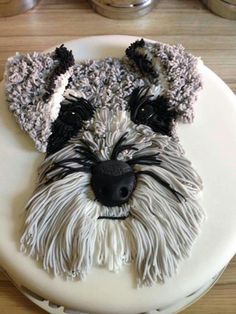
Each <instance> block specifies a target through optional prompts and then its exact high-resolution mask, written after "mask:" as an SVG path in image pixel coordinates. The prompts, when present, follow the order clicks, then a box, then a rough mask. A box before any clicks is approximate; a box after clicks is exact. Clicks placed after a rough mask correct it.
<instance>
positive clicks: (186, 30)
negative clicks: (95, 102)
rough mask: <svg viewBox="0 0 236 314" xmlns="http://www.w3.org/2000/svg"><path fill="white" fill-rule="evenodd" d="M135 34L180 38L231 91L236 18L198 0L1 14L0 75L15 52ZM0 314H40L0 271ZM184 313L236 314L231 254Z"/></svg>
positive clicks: (68, 2)
mask: <svg viewBox="0 0 236 314" xmlns="http://www.w3.org/2000/svg"><path fill="white" fill-rule="evenodd" d="M108 34H112V35H114V34H119V35H134V36H140V37H141V36H142V37H147V38H150V39H154V40H158V41H162V42H167V43H170V44H174V43H182V44H183V45H184V46H185V47H186V48H187V50H189V51H190V52H192V53H193V54H194V55H197V56H201V57H202V59H203V60H204V63H205V64H206V65H207V66H209V67H210V68H211V69H212V70H213V71H214V72H216V73H217V74H218V75H219V76H220V77H221V78H222V79H223V80H224V81H225V82H226V83H227V84H228V85H229V86H230V88H231V89H232V90H233V91H234V92H236V21H230V20H226V19H223V18H221V17H218V16H216V15H214V14H212V13H211V12H209V11H208V10H207V9H206V8H205V7H204V6H203V5H202V4H201V2H200V1H198V0H188V1H187V0H172V1H168V0H160V1H159V3H158V5H157V7H156V8H155V9H154V10H153V11H152V12H151V13H150V14H148V15H146V16H144V17H142V18H139V19H136V20H123V21H118V20H111V19H107V18H105V17H102V16H100V15H97V14H96V13H94V11H93V10H92V9H91V7H90V5H89V3H88V1H85V0H80V1H79V0H41V1H40V2H39V4H38V6H37V7H36V8H34V9H33V10H31V11H28V12H27V13H25V14H22V15H18V16H15V17H7V18H0V79H1V78H2V77H3V69H4V64H5V62H6V59H7V57H9V56H11V55H13V54H14V53H15V52H16V51H19V52H29V51H42V50H44V49H47V48H49V47H51V46H54V45H57V44H59V43H61V42H65V41H68V40H71V39H75V38H79V37H84V36H90V35H108ZM0 312H1V313H2V314H9V313H14V314H30V313H35V314H43V313H45V312H44V311H43V310H41V309H39V308H37V307H36V306H35V305H34V304H32V303H31V302H30V301H28V300H27V299H26V298H25V297H24V296H23V295H21V293H20V292H18V290H17V289H16V288H15V287H14V286H13V285H12V283H11V282H9V280H8V279H7V278H6V277H5V275H4V274H3V273H1V272H0ZM182 313H183V314H201V313H203V314H223V313H224V314H231V313H232V314H235V313H236V257H235V258H234V259H233V260H232V261H231V263H230V264H229V266H228V267H227V269H226V271H225V272H224V274H223V275H222V277H221V278H220V280H219V281H218V283H217V284H216V285H215V286H214V287H213V288H212V289H211V290H210V291H209V292H208V293H207V294H206V295H205V296H204V297H203V298H201V299H200V300H199V301H197V302H196V303H195V304H193V305H192V306H191V307H189V308H188V309H186V310H184V311H183V312H182Z"/></svg>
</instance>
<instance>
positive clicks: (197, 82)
mask: <svg viewBox="0 0 236 314" xmlns="http://www.w3.org/2000/svg"><path fill="white" fill-rule="evenodd" d="M126 55H127V57H128V58H129V59H130V60H132V61H133V62H134V63H135V64H136V66H137V67H138V68H139V69H140V71H141V72H142V73H143V75H147V76H148V77H149V79H150V80H151V81H152V82H153V81H154V82H155V84H156V83H157V82H158V81H159V82H158V83H159V84H163V85H165V96H166V97H167V98H168V100H169V107H170V109H171V110H173V111H175V112H176V113H177V115H178V118H179V120H181V121H184V122H192V121H193V118H194V111H193V107H192V105H193V103H194V102H195V101H196V96H197V94H198V92H199V90H200V89H201V88H202V82H201V78H200V75H199V71H198V68H197V64H198V58H196V57H194V56H193V55H191V54H190V53H187V52H186V51H185V49H184V47H183V46H182V45H176V46H171V45H167V44H163V43H158V42H156V43H151V42H145V41H144V40H143V39H141V40H138V41H136V42H134V43H133V44H131V45H130V47H129V48H127V49H126Z"/></svg>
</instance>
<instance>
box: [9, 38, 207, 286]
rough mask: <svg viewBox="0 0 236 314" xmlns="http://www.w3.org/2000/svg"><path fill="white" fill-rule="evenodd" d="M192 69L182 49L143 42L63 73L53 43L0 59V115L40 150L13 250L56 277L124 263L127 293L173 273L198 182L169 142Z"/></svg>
mask: <svg viewBox="0 0 236 314" xmlns="http://www.w3.org/2000/svg"><path fill="white" fill-rule="evenodd" d="M197 65H198V59H197V58H195V57H193V56H192V55H191V54H188V53H187V52H185V50H184V49H183V48H182V47H181V46H169V45H166V44H161V43H151V42H146V41H144V40H139V41H136V42H135V43H133V44H131V45H130V47H129V48H128V49H127V50H126V56H124V57H123V58H121V59H119V58H105V59H102V60H85V61H82V62H79V63H77V64H74V57H73V55H72V52H71V51H68V50H67V49H66V48H65V47H64V46H61V47H59V48H57V49H56V50H55V52H54V53H49V54H38V53H34V54H28V55H26V56H23V55H19V54H18V55H16V57H14V58H11V59H9V60H8V63H7V67H6V94H7V97H8V101H9V103H10V105H9V106H10V110H11V111H13V113H14V115H15V116H16V117H17V119H18V122H19V123H20V125H21V127H22V128H23V129H24V130H25V131H27V132H28V133H29V135H30V136H31V137H32V138H33V140H34V141H35V143H36V147H37V148H38V149H39V150H41V151H46V152H47V155H46V159H45V161H44V162H43V164H42V166H41V167H40V169H39V180H38V183H37V187H36V189H35V192H34V193H33V196H32V197H31V199H30V201H29V202H28V204H27V206H26V211H25V215H26V216H25V220H24V228H23V234H22V237H21V251H22V252H24V253H26V254H29V255H30V256H32V257H33V258H35V259H36V260H37V261H39V262H40V263H41V265H42V267H43V269H45V270H46V271H48V272H50V273H52V274H53V275H60V276H63V277H66V278H73V279H74V278H75V279H79V280H83V279H85V278H86V276H87V275H88V273H89V271H90V270H91V268H92V267H93V266H103V267H106V268H107V269H108V270H110V271H114V272H117V271H119V270H120V269H121V268H122V266H123V265H124V264H130V263H132V264H133V265H134V269H135V276H136V282H137V285H141V286H142V285H146V286H150V285H152V284H154V283H163V282H165V280H166V279H167V278H170V277H172V276H174V274H175V273H176V271H177V269H178V265H179V263H180V262H181V261H182V260H183V259H185V258H187V257H188V256H189V255H190V253H191V249H192V247H193V243H194V241H195V239H196V238H197V236H198V234H199V232H200V227H201V223H202V221H203V220H204V218H205V214H204V211H203V209H202V208H201V204H200V201H199V192H200V191H201V189H202V181H201V178H200V177H199V175H198V174H197V172H196V171H195V170H194V168H193V166H192V164H191V162H190V161H189V160H188V159H187V158H186V157H185V153H184V150H183V149H182V147H181V144H180V142H179V140H178V136H177V134H176V124H177V123H178V122H179V121H180V120H182V121H185V122H191V121H192V119H193V102H194V100H195V99H196V94H197V92H198V91H199V89H200V87H201V81H200V76H199V73H198V69H197Z"/></svg>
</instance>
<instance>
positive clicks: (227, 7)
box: [202, 0, 236, 20]
mask: <svg viewBox="0 0 236 314" xmlns="http://www.w3.org/2000/svg"><path fill="white" fill-rule="evenodd" d="M202 2H203V3H204V4H205V5H206V6H207V7H208V9H210V10H211V11H212V12H214V13H215V14H217V15H220V16H222V17H224V18H226V19H230V20H236V0H202Z"/></svg>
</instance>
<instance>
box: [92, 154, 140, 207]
mask: <svg viewBox="0 0 236 314" xmlns="http://www.w3.org/2000/svg"><path fill="white" fill-rule="evenodd" d="M135 184H136V177H135V173H134V171H133V169H132V168H131V167H130V166H129V165H128V164H127V163H125V162H123V161H119V160H106V161H103V162H100V163H99V164H97V165H96V166H94V167H93V169H92V178H91V186H92V189H93V191H94V194H95V197H96V199H97V200H98V201H99V202H100V203H101V204H103V205H105V206H109V207H113V206H120V205H122V204H124V203H126V202H127V201H128V199H129V197H130V196H131V194H132V192H133V190H134V188H135Z"/></svg>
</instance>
